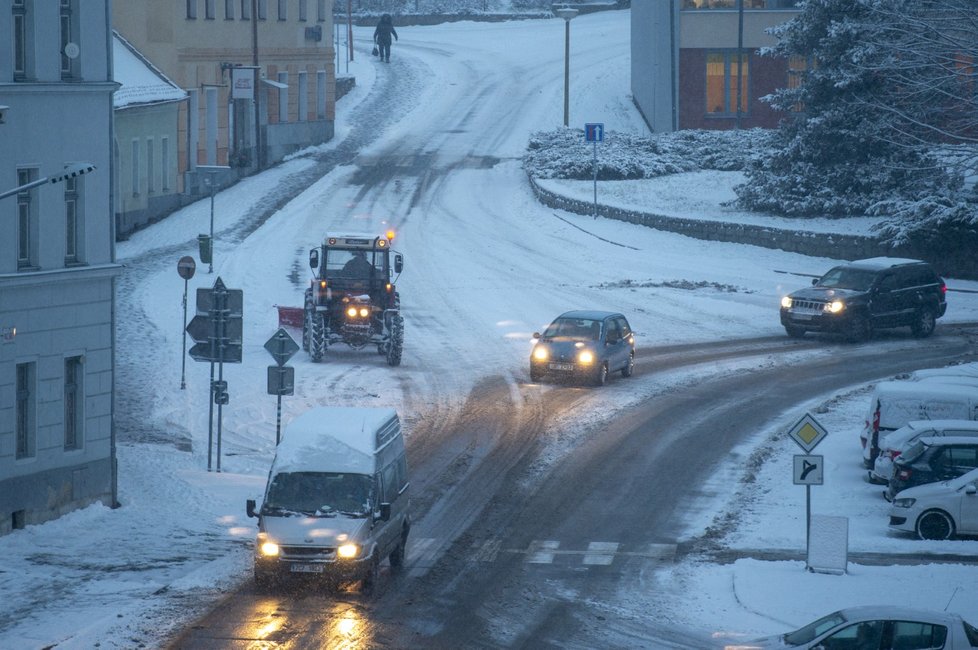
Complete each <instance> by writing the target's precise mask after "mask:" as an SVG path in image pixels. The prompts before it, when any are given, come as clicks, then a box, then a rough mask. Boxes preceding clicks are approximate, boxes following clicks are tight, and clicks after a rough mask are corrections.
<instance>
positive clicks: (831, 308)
mask: <svg viewBox="0 0 978 650" xmlns="http://www.w3.org/2000/svg"><path fill="white" fill-rule="evenodd" d="M845 308H846V303H844V302H842V301H841V300H833V301H832V302H830V303H828V304H826V305H825V311H827V312H829V313H830V314H838V313H839V312H840V311H842V310H843V309H845Z"/></svg>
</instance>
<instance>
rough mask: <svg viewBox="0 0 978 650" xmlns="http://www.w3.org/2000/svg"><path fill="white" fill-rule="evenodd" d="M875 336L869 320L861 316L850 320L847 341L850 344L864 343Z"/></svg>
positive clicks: (858, 315)
mask: <svg viewBox="0 0 978 650" xmlns="http://www.w3.org/2000/svg"><path fill="white" fill-rule="evenodd" d="M872 336H873V326H872V325H870V322H869V319H868V318H866V317H865V316H863V315H861V314H857V315H855V316H853V317H852V318H851V319H850V320H849V327H848V328H846V340H847V341H849V342H850V343H862V342H863V341H868V340H869V339H870V338H871V337H872Z"/></svg>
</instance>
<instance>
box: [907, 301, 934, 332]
mask: <svg viewBox="0 0 978 650" xmlns="http://www.w3.org/2000/svg"><path fill="white" fill-rule="evenodd" d="M936 326H937V320H936V319H935V318H934V312H933V310H932V309H931V308H930V307H921V308H920V309H918V310H917V313H916V314H914V318H913V322H912V323H911V324H910V331H911V332H913V335H914V336H916V337H917V338H918V339H922V338H926V337H928V336H930V335H931V334H933V333H934V328H935V327H936Z"/></svg>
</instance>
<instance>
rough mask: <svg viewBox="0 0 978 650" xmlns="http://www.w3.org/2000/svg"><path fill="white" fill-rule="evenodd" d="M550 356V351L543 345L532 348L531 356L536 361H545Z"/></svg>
mask: <svg viewBox="0 0 978 650" xmlns="http://www.w3.org/2000/svg"><path fill="white" fill-rule="evenodd" d="M549 356H550V351H549V350H547V347H546V346H544V345H538V346H536V347H535V348H533V358H534V359H536V360H537V361H546V360H547V357H549Z"/></svg>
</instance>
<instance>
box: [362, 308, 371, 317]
mask: <svg viewBox="0 0 978 650" xmlns="http://www.w3.org/2000/svg"><path fill="white" fill-rule="evenodd" d="M369 315H370V309H369V308H368V307H361V308H360V318H366V317H367V316H369Z"/></svg>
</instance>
